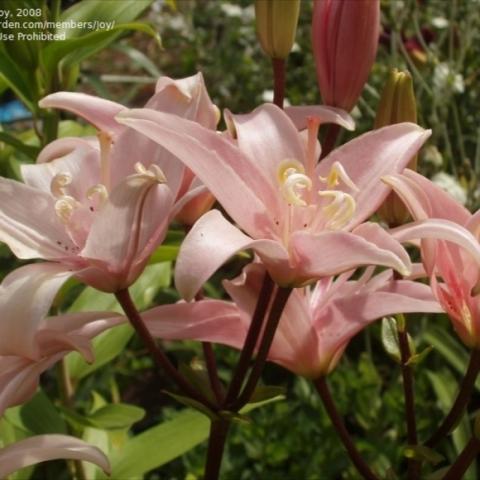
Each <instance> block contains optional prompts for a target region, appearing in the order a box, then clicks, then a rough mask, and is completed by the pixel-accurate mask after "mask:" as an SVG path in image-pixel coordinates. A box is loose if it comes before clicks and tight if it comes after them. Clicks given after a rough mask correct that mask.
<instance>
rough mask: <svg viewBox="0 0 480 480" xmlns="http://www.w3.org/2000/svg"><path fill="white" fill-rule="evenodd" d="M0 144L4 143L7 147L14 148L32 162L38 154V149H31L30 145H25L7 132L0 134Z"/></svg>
mask: <svg viewBox="0 0 480 480" xmlns="http://www.w3.org/2000/svg"><path fill="white" fill-rule="evenodd" d="M0 142H3V143H6V144H7V145H10V146H12V147H14V148H16V149H17V150H19V151H20V152H22V153H24V154H25V155H26V156H27V157H29V158H31V159H32V160H35V159H36V158H37V156H38V153H39V152H40V148H38V147H33V146H32V145H27V144H25V143H23V142H22V141H20V140H19V139H18V138H16V137H14V136H13V135H10V134H9V133H7V132H0Z"/></svg>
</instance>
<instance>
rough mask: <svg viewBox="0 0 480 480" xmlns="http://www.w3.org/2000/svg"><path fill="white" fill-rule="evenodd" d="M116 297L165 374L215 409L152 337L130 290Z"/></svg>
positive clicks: (120, 292)
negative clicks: (183, 375) (181, 373)
mask: <svg viewBox="0 0 480 480" xmlns="http://www.w3.org/2000/svg"><path fill="white" fill-rule="evenodd" d="M115 297H116V299H117V300H118V303H120V305H121V306H122V308H123V311H124V312H125V315H126V316H127V318H128V319H129V320H130V323H131V324H132V326H133V328H134V329H135V331H136V332H137V334H138V336H139V337H140V338H141V339H142V341H143V343H144V345H145V346H146V347H147V350H148V351H149V352H150V355H151V356H152V357H153V359H154V361H155V363H156V364H157V365H158V366H159V367H160V368H161V369H163V370H164V371H165V373H166V374H167V375H168V376H169V377H170V378H171V379H172V380H173V381H174V382H175V383H176V384H177V386H178V387H179V388H180V390H182V392H183V393H184V394H185V395H187V396H189V397H191V398H193V399H195V400H197V401H199V402H201V403H203V404H204V405H206V406H208V407H209V408H211V409H215V406H214V405H212V404H211V402H210V401H209V400H208V399H207V398H206V397H205V396H204V395H202V394H201V393H200V392H197V391H196V390H195V389H194V388H193V387H192V386H191V385H190V384H189V383H188V382H187V380H185V378H183V377H182V375H180V373H179V372H178V370H177V369H176V368H175V366H174V365H173V364H172V362H171V361H170V360H169V358H168V357H167V355H166V354H165V353H164V352H163V351H162V350H161V349H160V347H159V346H158V345H157V343H156V342H155V339H154V338H153V337H152V336H151V335H150V332H149V331H148V329H147V327H146V326H145V323H143V320H142V317H141V316H140V313H139V312H138V310H137V308H136V307H135V304H134V303H133V301H132V299H131V297H130V293H129V291H128V289H124V290H119V291H118V292H116V293H115Z"/></svg>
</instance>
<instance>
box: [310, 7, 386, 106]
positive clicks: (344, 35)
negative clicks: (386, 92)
mask: <svg viewBox="0 0 480 480" xmlns="http://www.w3.org/2000/svg"><path fill="white" fill-rule="evenodd" d="M379 30H380V1H379V0H354V1H352V0H315V4H314V8H313V22H312V44H313V53H314V57H315V64H316V67H317V79H318V85H319V88H320V93H321V94H322V98H323V102H324V103H325V104H326V105H330V106H333V107H339V108H343V109H344V110H347V111H350V110H352V108H353V107H354V105H355V103H356V102H357V100H358V97H359V96H360V93H361V92H362V89H363V86H364V85H365V82H366V81H367V78H368V75H369V73H370V69H371V68H372V65H373V63H374V61H375V56H376V53H377V45H378V37H379Z"/></svg>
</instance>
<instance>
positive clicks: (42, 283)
mask: <svg viewBox="0 0 480 480" xmlns="http://www.w3.org/2000/svg"><path fill="white" fill-rule="evenodd" d="M72 275H73V272H71V271H70V270H69V269H68V267H66V266H64V265H61V264H57V263H35V264H32V265H26V266H24V267H21V268H18V269H17V270H14V271H13V272H12V273H10V274H9V275H7V277H5V279H4V280H3V282H2V284H1V285H0V293H1V294H0V312H1V321H0V355H20V356H24V357H26V358H32V359H35V358H38V355H39V351H38V346H37V344H36V342H35V335H36V333H37V329H38V325H39V324H40V322H41V320H42V319H43V318H44V317H45V316H46V315H47V313H48V310H49V309H50V306H51V304H52V301H53V299H54V297H55V295H56V294H57V291H58V290H59V288H60V287H61V286H62V285H63V283H64V282H65V281H66V280H67V279H68V278H69V277H71V276H72ZM25 299H28V301H26V300H25Z"/></svg>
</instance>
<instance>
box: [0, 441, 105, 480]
mask: <svg viewBox="0 0 480 480" xmlns="http://www.w3.org/2000/svg"><path fill="white" fill-rule="evenodd" d="M63 458H64V459H72V460H82V461H85V462H91V463H95V464H96V465H98V466H99V467H100V468H101V469H102V470H103V471H104V472H105V473H106V474H107V475H108V474H109V473H110V463H109V461H108V458H107V457H106V456H105V454H104V453H103V452H102V451H101V450H100V449H98V448H97V447H94V446H93V445H89V444H88V443H86V442H84V441H83V440H80V439H78V438H75V437H70V436H67V435H57V434H49V435H36V436H34V437H29V438H25V439H24V440H20V441H19V442H16V443H13V444H11V445H7V446H6V447H4V448H2V449H0V477H1V478H6V477H7V476H8V475H10V474H11V473H14V472H16V471H17V470H20V469H21V468H25V467H29V466H31V465H35V464H37V463H40V462H46V461H48V460H57V459H63Z"/></svg>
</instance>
